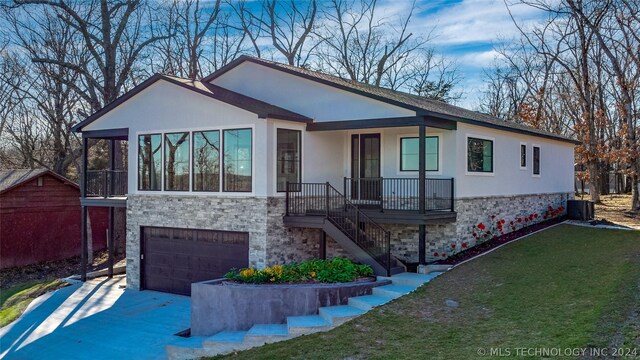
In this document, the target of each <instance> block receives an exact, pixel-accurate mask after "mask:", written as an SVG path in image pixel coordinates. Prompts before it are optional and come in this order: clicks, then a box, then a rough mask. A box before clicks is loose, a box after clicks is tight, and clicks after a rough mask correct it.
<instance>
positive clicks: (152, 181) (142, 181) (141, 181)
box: [138, 134, 162, 191]
mask: <svg viewBox="0 0 640 360" xmlns="http://www.w3.org/2000/svg"><path fill="white" fill-rule="evenodd" d="M161 182H162V136H161V135H160V134H150V135H140V136H138V190H154V191H158V190H160V185H161Z"/></svg>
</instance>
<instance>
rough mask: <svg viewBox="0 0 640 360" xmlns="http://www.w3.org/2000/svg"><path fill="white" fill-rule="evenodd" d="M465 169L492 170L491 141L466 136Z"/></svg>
mask: <svg viewBox="0 0 640 360" xmlns="http://www.w3.org/2000/svg"><path fill="white" fill-rule="evenodd" d="M467 171H468V172H481V173H492V172H493V141H492V140H486V139H478V138H473V137H469V138H467Z"/></svg>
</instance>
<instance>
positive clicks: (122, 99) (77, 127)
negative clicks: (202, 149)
mask: <svg viewBox="0 0 640 360" xmlns="http://www.w3.org/2000/svg"><path fill="white" fill-rule="evenodd" d="M158 80H164V81H167V82H169V83H171V84H174V85H178V86H180V87H182V88H185V89H188V90H191V91H195V92H197V93H199V94H202V95H204V96H208V97H210V98H213V99H216V100H218V101H222V102H225V103H228V104H230V105H233V106H236V107H240V106H238V104H237V103H231V102H229V101H227V100H225V99H221V98H219V97H217V96H215V95H214V94H212V93H210V92H207V91H205V90H203V89H199V88H196V87H194V86H189V85H187V84H184V83H182V82H180V81H178V80H175V79H172V78H171V77H168V76H164V75H162V74H154V75H152V76H151V77H150V78H148V79H147V80H145V81H143V82H142V83H141V84H140V85H138V86H136V87H134V88H133V89H131V90H130V91H128V92H127V93H125V94H124V95H122V96H120V97H119V98H117V99H116V100H114V101H112V102H110V103H109V104H107V105H106V106H105V107H103V108H102V109H100V110H98V111H97V112H95V113H93V114H92V115H91V116H89V117H87V118H86V119H84V120H83V121H81V122H79V123H78V124H76V125H75V126H73V127H72V128H71V131H73V132H82V128H83V127H85V126H87V125H89V124H90V123H92V122H93V121H95V120H97V119H98V118H100V117H102V116H103V115H105V114H106V113H108V112H109V111H111V110H113V109H115V108H116V107H118V106H119V105H120V104H122V103H124V102H125V101H127V100H129V99H130V98H132V97H134V96H135V95H137V94H138V93H140V92H142V91H143V90H145V89H146V88H148V87H149V86H151V85H153V84H154V83H155V82H157V81H158ZM227 91H228V90H227ZM230 92H231V91H230ZM243 96H244V95H243ZM240 108H242V107H240ZM244 110H247V111H249V112H253V113H254V114H256V115H258V117H260V118H266V117H270V118H274V119H282V120H290V121H303V122H310V121H313V120H312V119H309V118H307V117H304V116H302V115H300V118H297V117H295V116H282V115H278V114H260V113H256V112H254V111H251V110H249V109H246V108H245V109H244Z"/></svg>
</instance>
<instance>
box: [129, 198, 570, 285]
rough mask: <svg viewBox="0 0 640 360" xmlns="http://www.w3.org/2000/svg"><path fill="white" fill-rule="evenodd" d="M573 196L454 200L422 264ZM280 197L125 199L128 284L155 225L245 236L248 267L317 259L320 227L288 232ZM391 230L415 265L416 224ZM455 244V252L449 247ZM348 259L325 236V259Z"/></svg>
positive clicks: (433, 228) (397, 249) (434, 229)
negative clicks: (484, 228)
mask: <svg viewBox="0 0 640 360" xmlns="http://www.w3.org/2000/svg"><path fill="white" fill-rule="evenodd" d="M572 198H573V193H556V194H536V195H517V196H506V197H505V196H500V197H497V196H496V197H481V198H461V199H456V202H455V209H456V211H457V214H458V218H457V221H456V222H455V223H448V224H441V225H428V226H427V250H426V251H427V260H428V261H433V260H437V259H438V258H436V257H434V256H433V253H434V252H442V251H447V252H448V253H449V254H451V253H454V252H457V251H459V250H460V249H461V245H462V243H463V242H466V243H467V244H468V245H469V246H473V245H474V244H475V239H474V238H473V236H472V227H473V225H476V224H478V223H480V222H484V223H489V222H491V219H492V218H491V217H492V215H493V216H495V218H497V219H501V218H505V219H506V220H507V221H510V220H511V219H514V217H518V216H522V215H525V212H526V214H527V215H528V214H529V213H532V212H537V213H539V214H544V212H545V210H546V209H547V208H548V207H549V206H553V207H555V208H557V207H559V206H561V205H562V206H564V207H565V208H566V204H567V200H568V199H572ZM284 205H285V199H284V198H283V197H270V198H258V197H223V196H217V195H216V196H206V195H202V196H196V195H166V194H162V195H161V194H158V195H155V194H154V195H146V194H145V195H140V194H134V195H129V197H128V200H127V236H126V241H127V246H126V250H127V255H128V256H127V286H128V287H129V288H132V289H139V288H140V260H139V257H138V256H137V254H139V253H140V227H142V226H159V227H176V228H193V229H210V230H228V231H246V232H248V233H249V265H250V266H254V267H257V268H263V267H265V266H270V265H274V264H283V263H290V262H293V261H302V260H306V259H311V258H315V257H319V255H320V229H301V228H287V227H285V226H284V224H283V222H282V217H283V216H284V213H285V207H284ZM383 227H384V228H385V229H387V230H389V231H390V232H391V246H392V253H393V255H394V256H396V257H397V258H399V259H401V260H404V261H407V262H417V261H418V226H417V225H393V224H384V225H383ZM452 244H455V249H456V250H454V251H452V250H451V245H452ZM334 256H343V257H350V255H349V253H347V252H346V251H344V249H342V248H341V247H340V245H338V244H337V243H336V242H335V241H334V240H333V239H331V238H330V237H327V257H334Z"/></svg>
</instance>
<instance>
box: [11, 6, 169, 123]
mask: <svg viewBox="0 0 640 360" xmlns="http://www.w3.org/2000/svg"><path fill="white" fill-rule="evenodd" d="M14 4H15V6H17V7H22V6H29V5H40V6H43V7H44V8H46V9H50V10H51V11H55V12H56V14H58V15H59V16H60V18H61V19H63V21H64V22H65V24H66V25H67V26H69V27H70V28H72V29H74V30H75V31H77V32H78V33H79V35H80V37H81V39H82V41H83V46H84V48H86V49H87V51H88V54H89V56H88V57H87V59H86V62H84V63H79V64H78V63H71V62H67V61H63V60H60V59H55V58H52V57H49V56H46V55H45V54H40V55H39V56H34V57H33V58H32V60H33V61H34V62H37V63H49V64H54V65H59V66H63V67H65V68H67V69H69V70H71V71H74V72H75V73H77V74H78V75H79V76H81V77H82V81H83V86H79V85H78V84H77V83H75V82H67V83H66V85H67V86H70V87H72V88H73V89H74V90H75V91H76V92H77V93H78V94H79V95H80V96H82V98H83V100H84V101H86V102H87V103H88V104H89V105H90V106H91V108H92V110H93V111H97V110H98V109H100V108H101V107H102V106H103V105H104V104H106V103H109V102H111V101H113V100H115V99H116V98H117V97H118V96H119V95H121V94H122V92H123V91H124V89H125V88H126V85H127V82H128V81H129V80H130V78H129V76H130V75H131V72H132V71H134V70H135V69H134V68H135V66H136V65H137V62H138V59H139V57H140V55H141V53H142V52H143V51H144V50H145V49H146V48H147V46H148V45H150V44H152V43H154V42H156V41H158V40H160V39H164V38H167V37H169V36H171V34H160V35H158V34H154V33H153V28H152V27H151V26H147V25H148V24H149V22H145V17H144V11H143V10H144V7H145V6H146V4H145V3H144V2H143V1H142V0H124V1H120V2H111V1H108V0H91V1H82V2H67V1H65V0H14ZM41 9H42V8H40V9H35V8H34V9H33V10H31V11H38V10H41ZM33 30H34V29H29V28H24V29H22V31H33Z"/></svg>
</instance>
